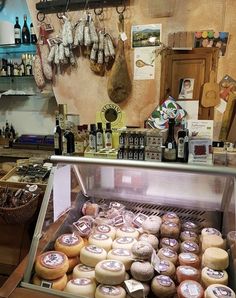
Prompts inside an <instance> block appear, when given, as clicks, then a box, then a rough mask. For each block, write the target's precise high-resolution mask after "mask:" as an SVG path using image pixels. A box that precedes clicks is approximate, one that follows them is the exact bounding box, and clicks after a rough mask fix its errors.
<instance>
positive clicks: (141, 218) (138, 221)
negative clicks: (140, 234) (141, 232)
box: [133, 213, 148, 228]
mask: <svg viewBox="0 0 236 298" xmlns="http://www.w3.org/2000/svg"><path fill="white" fill-rule="evenodd" d="M147 218H148V216H147V215H146V214H143V213H139V214H138V215H136V216H135V218H134V219H133V224H134V225H135V226H137V227H139V228H140V227H141V226H142V223H143V222H144V221H145V220H146V219H147Z"/></svg>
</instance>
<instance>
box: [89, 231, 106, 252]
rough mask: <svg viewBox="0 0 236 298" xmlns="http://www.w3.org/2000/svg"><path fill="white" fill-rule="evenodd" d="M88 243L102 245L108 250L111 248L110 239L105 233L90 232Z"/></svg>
mask: <svg viewBox="0 0 236 298" xmlns="http://www.w3.org/2000/svg"><path fill="white" fill-rule="evenodd" d="M88 243H89V244H91V245H95V246H97V247H102V248H104V249H105V250H106V251H107V252H108V251H109V250H110V249H111V245H112V239H111V237H110V236H108V235H106V234H92V235H90V236H89V239H88Z"/></svg>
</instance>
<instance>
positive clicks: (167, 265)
mask: <svg viewBox="0 0 236 298" xmlns="http://www.w3.org/2000/svg"><path fill="white" fill-rule="evenodd" d="M155 269H156V270H157V271H158V272H159V273H160V274H161V275H167V276H170V277H174V275H175V265H174V264H173V263H172V262H170V261H168V260H161V261H160V263H159V264H158V265H156V267H155Z"/></svg>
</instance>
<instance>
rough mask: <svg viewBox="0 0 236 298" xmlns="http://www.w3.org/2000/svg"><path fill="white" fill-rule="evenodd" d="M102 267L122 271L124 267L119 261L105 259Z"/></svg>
mask: <svg viewBox="0 0 236 298" xmlns="http://www.w3.org/2000/svg"><path fill="white" fill-rule="evenodd" d="M102 268H103V269H106V270H109V271H120V270H122V268H123V264H122V263H120V262H117V261H104V262H103V263H102Z"/></svg>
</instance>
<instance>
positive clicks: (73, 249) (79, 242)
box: [54, 234, 84, 258]
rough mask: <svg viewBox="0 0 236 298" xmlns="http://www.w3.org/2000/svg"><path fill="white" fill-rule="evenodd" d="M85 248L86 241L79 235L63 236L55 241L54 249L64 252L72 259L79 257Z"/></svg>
mask: <svg viewBox="0 0 236 298" xmlns="http://www.w3.org/2000/svg"><path fill="white" fill-rule="evenodd" d="M83 246H84V240H83V238H82V237H80V236H79V235H75V234H63V235H61V236H60V237H58V238H57V240H56V241H55V244H54V249H55V250H57V251H61V252H64V254H66V255H67V257H69V258H72V257H76V256H78V255H79V253H80V250H81V248H82V247H83Z"/></svg>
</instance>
